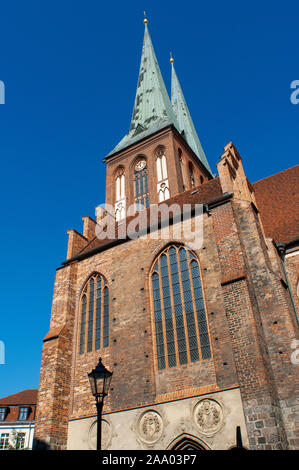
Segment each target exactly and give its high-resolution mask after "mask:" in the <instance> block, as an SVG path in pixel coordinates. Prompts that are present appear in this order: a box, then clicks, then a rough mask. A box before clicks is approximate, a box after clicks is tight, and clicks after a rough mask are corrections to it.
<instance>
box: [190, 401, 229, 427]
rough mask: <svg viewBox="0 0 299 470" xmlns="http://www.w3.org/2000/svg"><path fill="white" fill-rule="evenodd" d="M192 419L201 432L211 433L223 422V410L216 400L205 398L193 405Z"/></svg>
mask: <svg viewBox="0 0 299 470" xmlns="http://www.w3.org/2000/svg"><path fill="white" fill-rule="evenodd" d="M194 420H195V423H196V425H197V427H198V428H199V430H200V431H201V432H202V433H203V434H206V435H207V436H209V435H213V434H215V433H216V432H217V431H219V429H220V428H221V426H222V424H223V410H222V408H221V406H220V405H219V403H218V402H217V401H215V400H211V399H210V398H205V399H203V400H201V401H200V402H198V403H197V405H196V406H195V408H194Z"/></svg>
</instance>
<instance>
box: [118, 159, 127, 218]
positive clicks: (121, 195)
mask: <svg viewBox="0 0 299 470" xmlns="http://www.w3.org/2000/svg"><path fill="white" fill-rule="evenodd" d="M125 216H126V196H125V173H124V169H122V168H120V169H119V170H118V171H117V173H116V179H115V220H116V221H118V220H121V219H124V218H125Z"/></svg>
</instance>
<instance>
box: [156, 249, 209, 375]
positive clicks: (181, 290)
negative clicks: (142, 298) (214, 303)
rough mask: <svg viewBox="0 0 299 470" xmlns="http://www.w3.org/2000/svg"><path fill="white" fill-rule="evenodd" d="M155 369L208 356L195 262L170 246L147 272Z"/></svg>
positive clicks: (203, 314) (203, 311) (183, 252)
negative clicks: (149, 284)
mask: <svg viewBox="0 0 299 470" xmlns="http://www.w3.org/2000/svg"><path fill="white" fill-rule="evenodd" d="M151 287H152V302H153V310H154V312H153V313H154V319H153V320H154V325H155V335H154V338H155V349H156V363H157V368H158V369H165V368H170V367H174V366H179V365H180V364H190V363H192V362H196V361H200V360H204V359H209V358H210V357H211V348H210V340H209V333H208V326H207V319H206V312H205V305H204V299H203V293H202V287H201V278H200V271H199V263H198V260H197V258H196V256H195V255H194V254H193V253H192V252H191V251H190V250H187V249H185V248H184V247H177V246H170V247H168V248H167V249H166V250H164V251H163V252H162V253H161V254H160V256H159V257H158V259H157V260H156V261H155V263H154V267H153V268H152V271H151Z"/></svg>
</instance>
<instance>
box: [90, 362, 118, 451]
mask: <svg viewBox="0 0 299 470" xmlns="http://www.w3.org/2000/svg"><path fill="white" fill-rule="evenodd" d="M112 374H113V372H110V371H109V370H107V369H106V367H104V366H103V364H102V359H101V358H100V359H99V363H98V365H97V366H96V368H95V369H93V370H92V371H91V372H90V373H89V374H88V378H89V382H90V387H91V393H92V394H93V396H94V397H95V399H96V405H97V413H98V425H97V450H101V437H102V436H101V433H102V411H103V403H104V398H105V396H106V395H107V394H108V390H109V387H110V382H111V379H112Z"/></svg>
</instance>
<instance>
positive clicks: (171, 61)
mask: <svg viewBox="0 0 299 470" xmlns="http://www.w3.org/2000/svg"><path fill="white" fill-rule="evenodd" d="M170 63H171V64H173V63H174V58H173V57H172V52H171V53H170Z"/></svg>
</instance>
